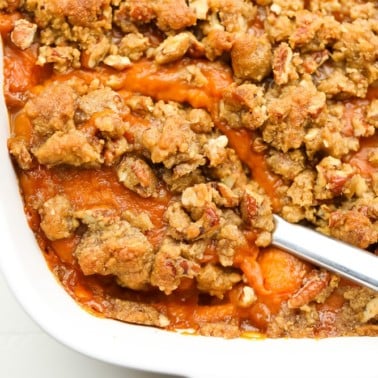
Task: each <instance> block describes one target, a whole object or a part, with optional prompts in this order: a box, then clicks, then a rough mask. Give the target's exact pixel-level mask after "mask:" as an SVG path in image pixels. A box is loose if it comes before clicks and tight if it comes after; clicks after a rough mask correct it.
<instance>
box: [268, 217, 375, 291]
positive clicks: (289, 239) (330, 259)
mask: <svg viewBox="0 0 378 378" xmlns="http://www.w3.org/2000/svg"><path fill="white" fill-rule="evenodd" d="M274 220H275V223H276V229H275V231H274V233H273V241H272V244H273V245H275V246H277V247H280V248H282V249H284V250H286V251H288V252H290V253H292V254H294V255H296V256H298V257H301V258H303V259H304V260H307V261H309V262H311V263H313V264H314V265H320V266H322V267H324V268H326V269H328V270H331V271H333V272H335V273H338V274H340V275H341V276H344V277H346V278H348V279H350V280H352V281H355V282H357V283H359V284H361V285H364V286H366V287H369V288H370V289H373V290H375V291H378V257H377V256H375V255H374V254H372V253H370V252H367V251H364V250H363V249H360V248H356V247H353V246H351V245H349V244H346V243H344V242H341V241H339V240H335V239H332V238H330V237H328V236H325V235H323V234H321V233H319V232H316V231H313V230H311V229H309V228H307V227H303V226H300V225H297V224H291V223H288V222H286V221H285V220H283V219H282V218H281V217H279V216H277V215H274Z"/></svg>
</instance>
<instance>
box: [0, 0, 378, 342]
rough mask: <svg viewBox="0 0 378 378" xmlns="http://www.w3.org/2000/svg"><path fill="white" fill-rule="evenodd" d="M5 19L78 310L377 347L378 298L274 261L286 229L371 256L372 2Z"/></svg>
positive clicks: (58, 249)
mask: <svg viewBox="0 0 378 378" xmlns="http://www.w3.org/2000/svg"><path fill="white" fill-rule="evenodd" d="M0 11H1V13H0V32H1V34H2V37H3V40H4V65H5V71H4V74H5V86H4V92H5V97H6V101H7V105H8V108H9V112H10V119H11V131H10V138H9V139H8V148H9V152H10V155H11V157H12V159H13V160H14V163H15V169H16V171H17V174H18V177H19V183H20V190H21V194H22V196H23V199H24V204H25V212H26V216H27V218H28V220H29V224H30V227H31V228H32V230H33V231H34V233H35V235H36V239H37V241H38V243H39V245H40V247H41V250H42V251H43V253H44V255H45V257H46V260H47V262H48V265H49V267H50V269H51V270H52V272H53V273H54V274H55V275H56V276H57V277H58V279H59V280H60V281H61V283H62V285H63V286H64V287H65V289H66V290H67V292H68V293H69V294H70V295H71V296H72V297H73V298H74V299H75V300H76V301H77V302H78V303H80V304H81V305H83V306H84V308H85V309H87V310H88V311H91V312H92V313H94V314H97V315H99V316H104V317H110V318H114V319H118V320H120V321H125V322H131V323H137V324H142V325H151V326H156V327H161V328H165V329H168V330H177V329H191V330H193V331H194V332H196V333H198V334H202V335H209V336H222V337H226V338H233V337H240V336H248V335H259V336H267V337H273V338H276V337H330V336H345V335H374V336H377V335H378V323H377V320H378V311H377V300H378V297H377V293H374V292H373V291H371V290H368V289H366V288H362V287H359V286H358V285H356V284H353V283H350V282H348V281H346V280H344V279H341V278H340V277H338V276H336V275H334V274H332V273H330V272H327V271H325V270H323V269H319V268H317V267H314V266H311V265H310V264H308V263H305V262H303V261H301V260H299V259H298V258H296V257H294V256H292V255H290V254H288V253H286V252H283V251H281V250H279V249H277V248H275V247H273V246H272V245H271V236H272V232H273V231H274V222H273V216H272V215H273V213H278V214H280V215H281V216H282V217H284V218H285V219H287V220H288V221H290V222H294V223H298V222H302V223H304V224H307V225H308V227H313V228H315V229H317V230H318V231H320V232H323V233H325V234H327V235H331V236H333V237H335V238H338V239H340V240H343V241H346V242H348V243H351V244H354V245H356V246H358V247H360V248H364V249H367V250H369V251H370V252H371V253H377V249H376V246H377V242H378V137H377V132H376V131H377V128H378V98H377V93H378V90H377V83H378V63H377V55H378V34H377V33H378V28H377V25H378V8H377V4H376V2H374V1H359V0H335V1H332V2H329V1H327V2H326V1H321V0H310V1H304V0H296V1H281V0H273V1H271V0H264V1H263V0H256V1H246V0H189V1H184V0H156V1H148V0H99V1H95V0H85V1H73V0H66V1H63V2H62V1H55V0H54V1H46V0H24V1H6V0H5V1H0ZM377 274H378V272H377Z"/></svg>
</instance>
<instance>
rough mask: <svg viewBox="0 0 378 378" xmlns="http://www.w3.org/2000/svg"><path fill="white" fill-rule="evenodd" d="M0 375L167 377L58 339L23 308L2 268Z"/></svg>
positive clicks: (31, 377)
mask: <svg viewBox="0 0 378 378" xmlns="http://www.w3.org/2000/svg"><path fill="white" fill-rule="evenodd" d="M0 300H1V302H0V377H1V378H67V377H69V378H79V377H80V378H87V377H88V378H103V377H105V378H119V377H122V378H166V377H172V376H168V375H161V374H154V373H149V372H142V371H137V370H132V369H125V368H121V367H118V366H112V365H108V364H105V363H103V362H100V361H96V360H93V359H91V358H88V357H86V356H83V355H81V354H79V353H77V352H75V351H73V350H71V349H69V348H67V347H65V346H63V345H62V344H60V343H58V342H57V341H56V340H55V339H53V338H52V337H50V336H49V335H47V334H46V333H45V332H44V331H42V330H41V329H40V328H39V326H37V325H36V324H35V323H34V321H33V320H31V319H30V318H29V316H28V315H26V313H25V312H24V311H23V309H22V308H21V307H20V305H19V304H18V302H17V301H16V300H15V299H14V297H13V294H12V293H11V292H10V290H9V289H8V287H7V284H6V282H5V280H4V278H3V276H2V275H1V272H0Z"/></svg>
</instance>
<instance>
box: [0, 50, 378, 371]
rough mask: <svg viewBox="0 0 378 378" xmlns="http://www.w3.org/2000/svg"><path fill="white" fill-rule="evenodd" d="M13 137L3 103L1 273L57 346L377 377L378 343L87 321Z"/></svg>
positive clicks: (167, 365) (128, 356)
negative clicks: (28, 202) (54, 263)
mask: <svg viewBox="0 0 378 378" xmlns="http://www.w3.org/2000/svg"><path fill="white" fill-rule="evenodd" d="M0 61H2V59H1V56H0ZM0 68H1V67H0ZM1 84H2V83H1ZM7 137H8V122H7V115H6V109H5V106H4V104H3V101H0V162H1V165H0V243H1V246H0V268H1V269H2V271H3V273H4V276H5V278H6V280H7V282H8V284H9V286H10V288H11V290H12V291H13V293H14V295H15V297H16V298H17V299H18V301H19V302H20V304H21V305H22V306H23V307H24V309H25V310H26V312H27V313H28V314H29V315H30V316H31V318H32V319H34V320H35V321H36V322H37V323H38V324H39V325H40V326H41V327H42V328H43V329H44V330H45V331H46V332H47V333H49V334H50V335H52V336H53V337H55V338H56V339H57V340H58V341H60V342H62V343H63V344H65V345H67V346H69V347H71V348H72V349H74V350H76V351H79V352H81V353H83V354H85V355H88V356H90V357H94V358H97V359H99V360H102V361H106V362H109V363H113V364H117V365H121V366H125V367H131V368H137V369H143V370H147V371H154V372H160V373H167V374H177V375H182V376H186V377H233V378H237V377H252V376H254V377H259V378H263V377H280V378H285V377H288V378H289V377H290V378H295V377H301V378H303V377H317V378H318V377H334V378H337V377H340V378H349V377H350V378H356V377H359V378H377V377H378V369H377V365H376V357H377V352H378V338H366V337H364V338H363V337H360V338H330V339H325V340H244V339H236V340H224V339H220V338H210V337H200V336H188V335H181V334H176V333H171V332H165V331H160V330H157V329H153V328H149V327H142V326H134V325H128V324H124V323H121V322H117V321H113V320H107V319H100V318H96V317H94V316H92V315H90V314H88V313H87V312H85V311H84V310H83V309H82V308H81V307H79V306H78V305H77V304H76V303H75V302H74V300H73V299H71V297H69V295H68V294H66V292H65V291H64V289H63V288H62V287H61V286H60V285H59V284H58V282H57V281H56V279H55V278H54V276H53V275H52V273H51V272H50V271H49V269H48V267H47V265H46V263H45V260H44V257H43V255H42V254H41V252H40V250H39V248H38V246H37V244H36V242H35V239H34V236H33V234H32V232H31V230H30V229H29V227H28V225H27V222H26V219H25V216H24V212H23V204H22V201H21V197H20V194H19V190H18V184H17V179H16V176H15V174H14V171H13V167H12V164H11V162H10V159H9V156H8V152H7V147H6V139H7Z"/></svg>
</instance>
